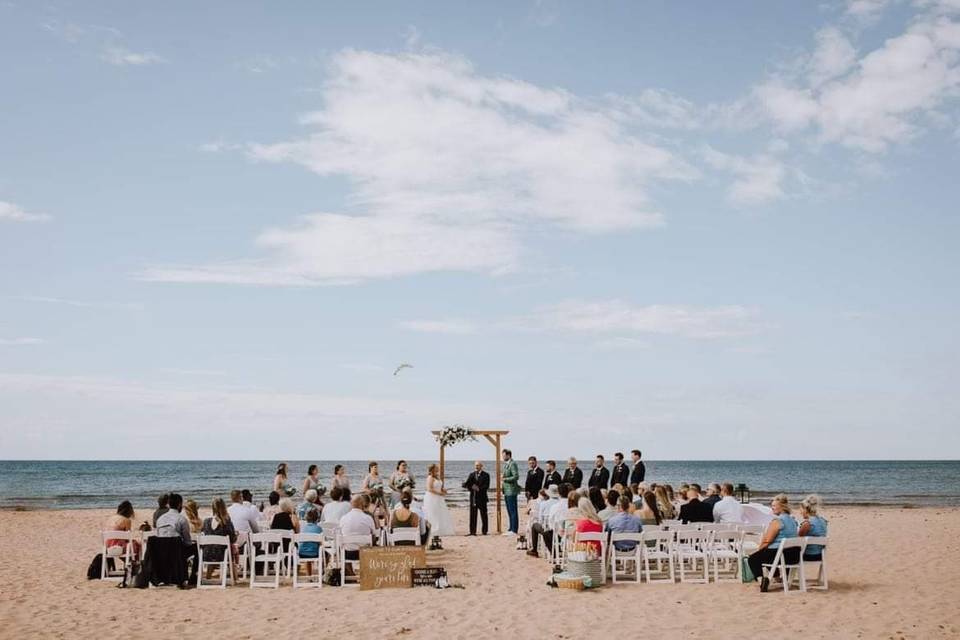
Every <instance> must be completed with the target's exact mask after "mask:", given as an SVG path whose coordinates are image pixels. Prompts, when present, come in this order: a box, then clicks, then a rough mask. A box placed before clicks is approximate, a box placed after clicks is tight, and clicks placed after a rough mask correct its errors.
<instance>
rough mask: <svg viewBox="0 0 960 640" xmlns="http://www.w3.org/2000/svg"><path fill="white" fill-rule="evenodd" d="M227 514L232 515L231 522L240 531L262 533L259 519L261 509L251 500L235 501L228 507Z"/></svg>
mask: <svg viewBox="0 0 960 640" xmlns="http://www.w3.org/2000/svg"><path fill="white" fill-rule="evenodd" d="M227 514H228V515H229V516H230V522H232V523H233V528H234V529H235V530H236V531H237V532H238V533H239V532H241V531H245V532H247V533H250V532H253V533H260V528H259V526H258V525H257V520H259V519H260V511H258V510H257V508H256V507H255V506H253V505H252V504H250V503H249V502H234V503H232V504H231V505H230V506H229V507H227Z"/></svg>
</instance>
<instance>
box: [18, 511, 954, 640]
mask: <svg viewBox="0 0 960 640" xmlns="http://www.w3.org/2000/svg"><path fill="white" fill-rule="evenodd" d="M454 514H455V518H456V522H457V525H458V530H463V529H465V522H466V515H467V514H466V511H465V510H461V509H458V510H455V511H454ZM107 515H108V512H106V511H93V510H89V511H87V510H84V511H27V512H14V511H5V512H0V558H2V561H0V638H68V639H82V638H159V637H168V638H169V637H193V638H198V637H209V638H267V637H284V638H306V637H325V638H333V637H342V638H351V639H363V638H417V639H421V638H450V639H459V638H471V639H475V638H506V637H510V638H531V639H534V638H574V639H576V638H612V637H624V636H632V637H651V636H654V637H659V638H744V637H754V636H756V635H757V634H763V635H764V636H767V635H768V634H769V635H770V637H790V636H800V637H804V638H858V637H860V638H958V637H960V609H958V607H957V602H958V599H960V542H958V539H957V536H956V532H957V531H960V509H955V508H944V509H934V508H918V509H897V508H883V509H873V508H865V507H849V508H834V509H830V510H829V511H828V512H827V513H826V514H825V515H826V516H827V517H828V519H829V521H830V536H831V540H832V546H831V548H830V558H829V559H830V565H831V566H830V590H829V591H828V592H816V591H814V592H808V593H806V594H801V593H791V594H789V595H784V594H783V593H782V591H771V592H770V593H766V594H763V593H760V592H759V589H758V588H757V586H755V585H743V584H719V585H718V584H713V583H711V584H708V585H693V584H675V585H657V584H654V585H648V584H639V585H637V584H621V585H617V586H616V587H613V586H607V587H605V588H602V589H597V590H594V591H590V592H570V591H565V590H557V589H550V588H548V587H546V586H545V584H544V583H545V582H546V580H547V579H548V578H549V576H550V571H549V568H548V566H547V564H546V563H545V562H544V561H542V560H537V559H534V558H530V557H527V556H526V555H525V554H524V553H523V552H521V551H516V550H515V549H514V544H515V543H514V541H513V539H511V538H505V537H500V536H496V535H491V536H488V537H486V538H482V537H478V538H469V537H460V536H457V537H451V538H448V539H445V540H444V545H445V547H446V549H445V550H444V551H440V552H429V553H428V563H429V564H433V565H442V566H445V567H446V568H447V570H448V573H449V575H450V580H451V582H452V583H459V584H462V585H463V587H464V588H463V589H447V590H445V591H439V590H436V589H429V588H418V589H403V590H398V589H393V590H383V591H365V592H361V591H359V590H357V589H356V588H352V587H347V588H333V587H326V586H325V587H323V588H322V589H320V590H315V589H310V590H297V591H294V590H293V589H291V588H290V587H289V586H284V587H282V588H281V589H279V590H270V589H257V590H251V589H249V588H247V587H246V586H237V587H231V588H228V589H227V590H226V591H220V590H209V591H197V590H189V591H180V590H177V589H175V588H162V589H152V590H138V589H125V590H124V589H117V588H116V587H115V586H114V585H113V584H112V583H107V582H100V581H87V580H86V577H85V572H86V568H87V565H88V563H89V562H90V559H91V558H92V557H93V555H94V554H95V553H97V551H98V550H99V549H98V546H99V542H98V531H99V528H100V525H101V523H102V522H103V521H104V519H105V518H106V516H107ZM146 515H147V513H146V511H143V512H140V513H138V518H139V519H143V517H144V516H146Z"/></svg>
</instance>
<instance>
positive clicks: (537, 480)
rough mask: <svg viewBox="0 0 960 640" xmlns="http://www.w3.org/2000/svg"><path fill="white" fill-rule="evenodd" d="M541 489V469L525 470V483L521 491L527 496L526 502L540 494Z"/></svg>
mask: <svg viewBox="0 0 960 640" xmlns="http://www.w3.org/2000/svg"><path fill="white" fill-rule="evenodd" d="M540 489H543V469H541V468H540V467H537V468H536V469H527V481H526V483H524V485H523V490H524V492H525V493H526V494H527V500H532V499H533V498H536V497H537V496H538V495H539V494H540Z"/></svg>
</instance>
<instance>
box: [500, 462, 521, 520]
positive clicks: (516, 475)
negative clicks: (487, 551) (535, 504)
mask: <svg viewBox="0 0 960 640" xmlns="http://www.w3.org/2000/svg"><path fill="white" fill-rule="evenodd" d="M519 493H520V469H519V467H517V463H516V462H515V461H514V459H513V452H512V451H510V449H504V450H503V501H504V502H505V503H506V505H507V518H508V519H509V521H510V526H509V527H508V528H507V531H505V532H504V535H516V534H517V532H519V531H520V512H519V510H518V509H517V495H518V494H519Z"/></svg>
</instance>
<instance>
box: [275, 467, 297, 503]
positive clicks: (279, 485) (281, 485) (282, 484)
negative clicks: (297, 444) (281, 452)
mask: <svg viewBox="0 0 960 640" xmlns="http://www.w3.org/2000/svg"><path fill="white" fill-rule="evenodd" d="M273 490H274V491H276V492H277V493H279V494H280V495H283V496H292V495H293V494H295V493H296V492H297V490H296V489H294V488H293V487H292V486H291V485H290V483H289V482H287V463H286V462H281V463H280V464H278V465H277V473H276V475H274V476H273Z"/></svg>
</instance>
